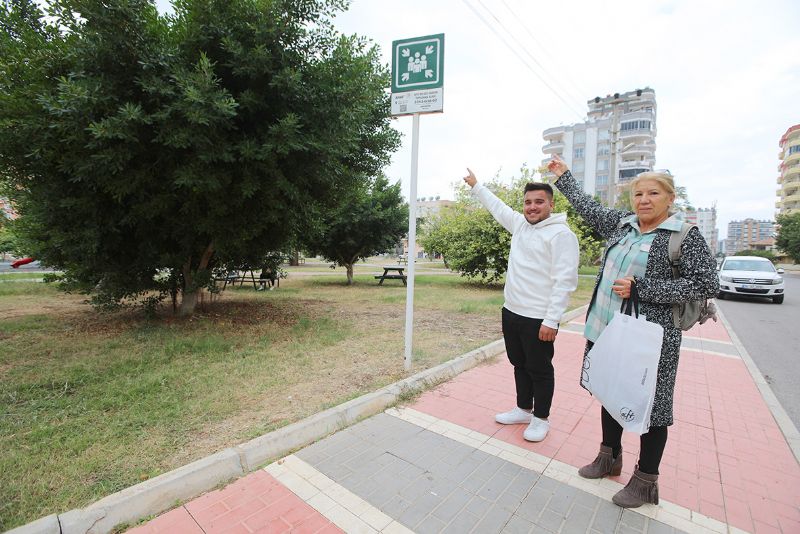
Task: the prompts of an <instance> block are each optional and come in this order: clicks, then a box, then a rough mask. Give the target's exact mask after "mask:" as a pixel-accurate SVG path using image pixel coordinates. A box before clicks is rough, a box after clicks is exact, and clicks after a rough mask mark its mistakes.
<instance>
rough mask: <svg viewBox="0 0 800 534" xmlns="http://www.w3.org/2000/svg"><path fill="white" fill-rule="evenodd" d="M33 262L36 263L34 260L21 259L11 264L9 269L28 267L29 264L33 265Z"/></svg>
mask: <svg viewBox="0 0 800 534" xmlns="http://www.w3.org/2000/svg"><path fill="white" fill-rule="evenodd" d="M34 261H36V260H34V259H33V258H22V259H19V260H17V261H15V262H13V263H12V264H11V268H12V269H19V268H20V267H22V266H23V265H28V264H29V263H33V262H34Z"/></svg>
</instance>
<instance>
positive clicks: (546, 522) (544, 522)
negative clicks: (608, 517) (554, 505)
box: [535, 510, 613, 532]
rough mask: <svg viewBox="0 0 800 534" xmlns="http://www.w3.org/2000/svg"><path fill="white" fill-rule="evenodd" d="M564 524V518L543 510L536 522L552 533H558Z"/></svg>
mask: <svg viewBox="0 0 800 534" xmlns="http://www.w3.org/2000/svg"><path fill="white" fill-rule="evenodd" d="M563 522H564V516H563V515H561V514H559V513H557V512H554V511H552V510H543V511H542V513H541V514H540V515H539V519H537V520H536V521H535V523H536V525H537V526H540V527H542V528H546V529H547V530H550V531H552V532H558V530H559V529H560V528H561V524H562V523H563ZM611 532H613V531H611Z"/></svg>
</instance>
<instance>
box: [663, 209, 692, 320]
mask: <svg viewBox="0 0 800 534" xmlns="http://www.w3.org/2000/svg"><path fill="white" fill-rule="evenodd" d="M693 226H695V225H693V224H689V223H687V222H685V223H683V224H682V225H681V229H680V230H678V231H677V232H670V233H669V249H668V250H669V264H670V267H672V279H673V280H676V279H678V278H680V276H681V273H680V270H679V269H678V266H679V265H680V263H681V245H682V244H683V240H684V239H686V234H688V233H689V230H691V229H692V227H693ZM672 323H673V324H674V325H675V328H680V327H681V305H680V304H673V305H672Z"/></svg>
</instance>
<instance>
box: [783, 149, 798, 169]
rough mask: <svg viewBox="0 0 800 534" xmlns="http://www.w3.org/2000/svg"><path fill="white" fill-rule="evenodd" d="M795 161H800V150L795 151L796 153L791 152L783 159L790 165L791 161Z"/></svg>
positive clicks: (784, 162)
mask: <svg viewBox="0 0 800 534" xmlns="http://www.w3.org/2000/svg"><path fill="white" fill-rule="evenodd" d="M793 161H800V152H795V153H794V154H789V155H788V156H786V159H785V160H783V164H784V165H786V166H787V167H788V166H789V163H791V162H793Z"/></svg>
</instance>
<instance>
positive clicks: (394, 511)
mask: <svg viewBox="0 0 800 534" xmlns="http://www.w3.org/2000/svg"><path fill="white" fill-rule="evenodd" d="M409 506H411V501H409V500H408V499H404V498H403V497H401V496H400V495H395V496H394V497H392V498H391V499H389V501H387V502H386V503H384V504H383V506H381V507H380V510H381V511H382V512H383V513H384V514H386V515H388V516H390V517H400V516H401V515H403V513H404V512H405V511H406V510H407V509H408V507H409Z"/></svg>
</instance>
